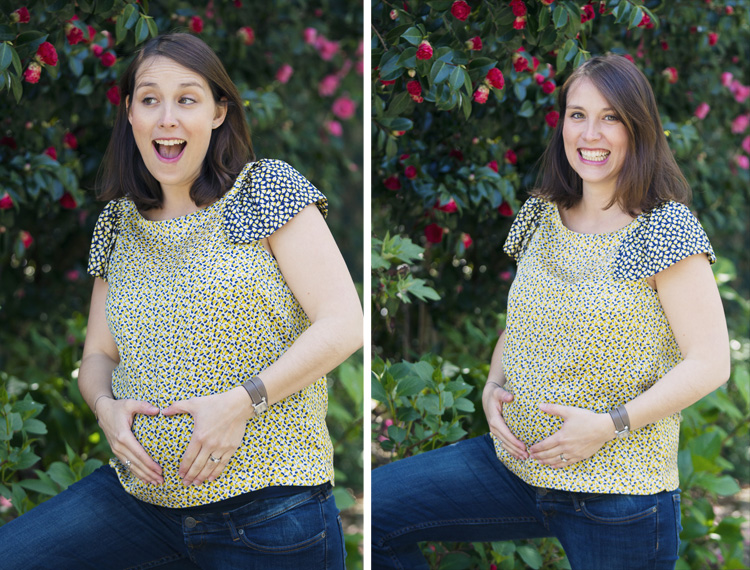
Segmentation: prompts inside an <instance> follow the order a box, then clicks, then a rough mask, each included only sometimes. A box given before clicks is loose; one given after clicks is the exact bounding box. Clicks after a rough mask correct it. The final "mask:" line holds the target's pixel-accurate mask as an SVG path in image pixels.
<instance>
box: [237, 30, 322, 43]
mask: <svg viewBox="0 0 750 570" xmlns="http://www.w3.org/2000/svg"><path fill="white" fill-rule="evenodd" d="M311 29H312V28H311ZM237 36H238V37H239V38H240V39H241V40H242V43H244V44H245V45H246V46H251V45H253V44H254V43H255V30H253V29H252V28H251V27H250V26H244V27H242V28H240V29H239V30H237Z"/></svg>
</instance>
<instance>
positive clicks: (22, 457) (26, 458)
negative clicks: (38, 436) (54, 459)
mask: <svg viewBox="0 0 750 570" xmlns="http://www.w3.org/2000/svg"><path fill="white" fill-rule="evenodd" d="M40 459H41V457H39V456H38V455H37V454H36V453H33V452H32V451H31V450H30V449H25V450H24V451H22V452H21V453H20V454H19V455H18V459H17V460H16V461H15V464H14V465H13V469H15V470H16V471H23V470H24V469H28V468H29V467H31V466H32V465H34V464H35V463H36V462H37V461H39V460H40Z"/></svg>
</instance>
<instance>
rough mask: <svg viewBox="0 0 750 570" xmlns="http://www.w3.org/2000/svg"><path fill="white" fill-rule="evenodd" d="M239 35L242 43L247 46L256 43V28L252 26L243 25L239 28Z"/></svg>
mask: <svg viewBox="0 0 750 570" xmlns="http://www.w3.org/2000/svg"><path fill="white" fill-rule="evenodd" d="M237 37H239V38H240V39H241V40H242V43H243V44H245V45H246V46H251V45H253V44H254V43H255V30H253V29H252V28H251V27H250V26H243V27H241V28H240V29H239V30H237Z"/></svg>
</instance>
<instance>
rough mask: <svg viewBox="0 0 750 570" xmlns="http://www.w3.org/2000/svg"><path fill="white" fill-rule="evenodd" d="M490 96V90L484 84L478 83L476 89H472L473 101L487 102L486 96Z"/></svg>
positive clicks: (482, 103)
mask: <svg viewBox="0 0 750 570" xmlns="http://www.w3.org/2000/svg"><path fill="white" fill-rule="evenodd" d="M489 96H490V90H489V88H488V87H487V86H486V85H480V86H479V87H477V90H476V91H474V101H476V102H477V103H479V104H481V105H484V104H485V103H486V102H487V98H488V97H489Z"/></svg>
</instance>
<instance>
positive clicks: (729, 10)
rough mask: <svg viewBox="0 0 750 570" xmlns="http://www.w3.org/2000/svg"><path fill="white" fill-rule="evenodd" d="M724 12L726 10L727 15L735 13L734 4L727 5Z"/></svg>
mask: <svg viewBox="0 0 750 570" xmlns="http://www.w3.org/2000/svg"><path fill="white" fill-rule="evenodd" d="M724 12H726V15H727V16H731V15H732V14H734V6H725V7H724Z"/></svg>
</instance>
